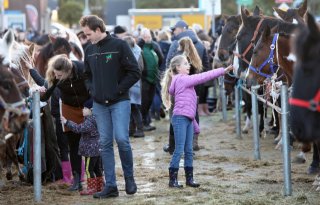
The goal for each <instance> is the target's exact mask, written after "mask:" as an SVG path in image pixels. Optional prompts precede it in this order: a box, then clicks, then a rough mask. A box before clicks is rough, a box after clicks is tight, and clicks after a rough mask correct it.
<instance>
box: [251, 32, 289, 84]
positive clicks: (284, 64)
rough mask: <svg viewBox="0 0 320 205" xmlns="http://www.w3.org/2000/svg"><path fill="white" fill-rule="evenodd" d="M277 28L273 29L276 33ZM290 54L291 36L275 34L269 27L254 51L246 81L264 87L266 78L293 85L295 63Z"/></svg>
mask: <svg viewBox="0 0 320 205" xmlns="http://www.w3.org/2000/svg"><path fill="white" fill-rule="evenodd" d="M276 30H277V27H276V28H274V29H273V31H276ZM289 54H290V35H288V34H285V33H280V34H279V33H274V34H272V31H271V30H270V28H269V27H268V26H267V27H266V28H265V30H264V31H263V33H262V35H261V37H260V39H259V40H258V42H257V44H256V45H255V47H254V49H253V55H252V58H251V62H250V65H249V69H248V73H247V75H246V79H247V80H249V81H254V83H258V84H260V85H262V84H263V83H264V81H265V79H266V78H269V79H271V78H276V79H278V80H283V81H285V82H287V84H288V85H289V86H290V85H291V84H292V76H293V61H292V60H289V59H288V56H289Z"/></svg>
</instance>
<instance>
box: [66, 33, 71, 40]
mask: <svg viewBox="0 0 320 205" xmlns="http://www.w3.org/2000/svg"><path fill="white" fill-rule="evenodd" d="M66 35H67V37H66V40H67V41H68V42H69V40H70V35H69V33H68V32H66Z"/></svg>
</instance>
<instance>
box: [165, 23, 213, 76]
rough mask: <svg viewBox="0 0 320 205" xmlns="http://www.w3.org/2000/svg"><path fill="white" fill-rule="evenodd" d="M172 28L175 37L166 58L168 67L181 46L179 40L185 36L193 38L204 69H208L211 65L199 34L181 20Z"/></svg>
mask: <svg viewBox="0 0 320 205" xmlns="http://www.w3.org/2000/svg"><path fill="white" fill-rule="evenodd" d="M171 30H172V31H173V38H172V43H171V46H170V49H169V51H168V55H167V59H166V67H167V68H168V67H169V63H170V61H171V59H172V58H173V57H174V56H175V55H176V53H177V51H178V47H179V43H178V41H179V40H180V39H181V38H183V37H189V38H191V40H192V42H193V45H194V46H195V47H196V49H197V52H198V55H199V57H200V59H201V61H202V65H203V67H204V70H207V69H208V68H209V67H210V66H209V58H208V55H207V52H206V49H205V47H204V45H203V44H202V42H201V41H200V40H199V39H198V37H197V34H196V33H195V32H194V31H192V30H190V29H188V24H187V23H186V22H185V21H183V20H180V21H178V22H177V23H176V24H175V25H174V26H173V27H172V28H171Z"/></svg>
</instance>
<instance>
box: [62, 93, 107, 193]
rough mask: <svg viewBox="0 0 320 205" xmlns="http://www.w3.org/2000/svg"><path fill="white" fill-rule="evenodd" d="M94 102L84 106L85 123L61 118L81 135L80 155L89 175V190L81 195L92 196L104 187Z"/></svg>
mask: <svg viewBox="0 0 320 205" xmlns="http://www.w3.org/2000/svg"><path fill="white" fill-rule="evenodd" d="M92 103H93V100H92V99H89V100H87V101H86V102H85V103H84V104H83V110H82V113H83V116H84V122H82V123H80V124H77V123H75V122H73V121H71V120H67V119H66V118H65V117H63V116H61V122H62V124H63V125H65V126H67V127H68V128H69V129H71V130H72V132H75V133H81V138H80V142H79V153H78V154H79V155H81V156H84V157H85V167H86V174H87V189H85V190H83V191H81V192H80V195H92V194H94V193H95V192H98V191H101V190H102V188H103V185H104V181H103V176H102V166H101V165H102V164H101V157H100V151H99V133H98V129H97V123H96V120H95V118H94V116H93V115H92V110H91V109H92Z"/></svg>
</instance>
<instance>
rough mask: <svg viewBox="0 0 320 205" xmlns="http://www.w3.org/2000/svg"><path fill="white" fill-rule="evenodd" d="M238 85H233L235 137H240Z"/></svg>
mask: <svg viewBox="0 0 320 205" xmlns="http://www.w3.org/2000/svg"><path fill="white" fill-rule="evenodd" d="M240 89H241V88H240V87H239V86H234V93H235V102H234V104H235V110H236V112H235V114H236V134H237V138H241V111H240V109H241V105H240V103H241V102H240V97H239V96H240Z"/></svg>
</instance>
